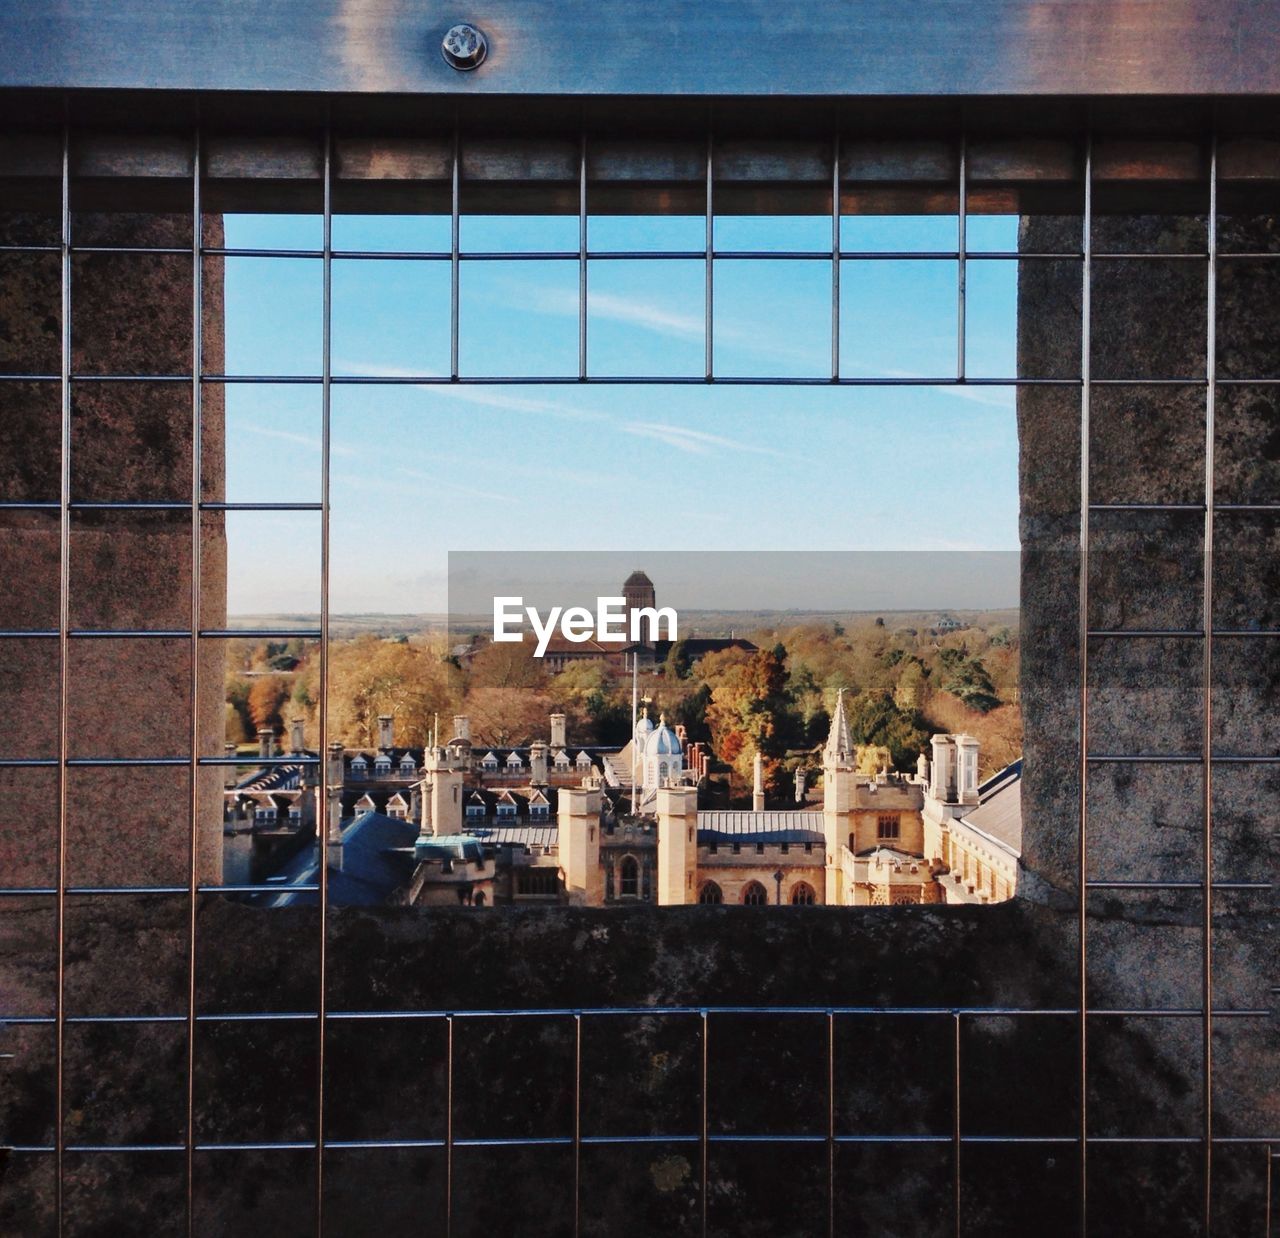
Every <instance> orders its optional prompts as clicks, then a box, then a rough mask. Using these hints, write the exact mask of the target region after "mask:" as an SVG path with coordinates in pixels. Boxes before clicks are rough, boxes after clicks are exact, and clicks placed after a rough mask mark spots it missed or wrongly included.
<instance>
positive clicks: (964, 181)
mask: <svg viewBox="0 0 1280 1238" xmlns="http://www.w3.org/2000/svg"><path fill="white" fill-rule="evenodd" d="M968 168H969V149H968V145H967V143H966V141H965V138H964V135H963V134H961V136H960V202H959V206H960V211H959V224H958V227H957V229H956V235H957V237H958V238H959V244H958V246H957V248H958V250H959V253H958V254H957V257H956V378H957V380H958V381H960V382H964V375H965V307H966V301H967V295H966V291H967V290H966V279H967V276H968V261H967V259H966V257H965V246H966V243H967V237H966V233H967V229H968V219H967V216H968V210H969V206H968V203H969V196H968V195H969V171H968Z"/></svg>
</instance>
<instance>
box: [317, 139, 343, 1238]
mask: <svg viewBox="0 0 1280 1238" xmlns="http://www.w3.org/2000/svg"><path fill="white" fill-rule="evenodd" d="M322 195H323V210H324V320H323V327H322V336H321V369H320V456H321V458H320V709H319V719H318V721H319V726H318V728H317V729H318V731H319V741H320V766H319V769H320V777H319V778H318V779H317V799H318V802H317V805H316V809H317V821H316V846H317V848H318V849H319V852H320V854H319V856H318V864H317V868H318V872H319V876H320V950H319V960H318V966H319V972H320V977H319V979H320V985H319V1005H318V1008H317V1011H316V1014H317V1018H316V1238H322V1235H323V1233H324V1075H325V1039H326V1036H325V1033H326V1030H327V1029H326V1013H327V1009H328V1000H327V999H328V991H327V990H328V974H327V973H328V962H329V950H328V947H329V811H328V810H329V763H328V753H329V747H328V745H329V482H330V476H329V457H330V455H331V454H332V452H331V446H332V416H331V414H332V409H333V399H332V396H333V386H332V378H333V373H332V368H333V367H332V348H331V344H332V325H333V129H332V124H331V121H330V118H329V116H327V115H326V117H325V126H324V187H323V190H322ZM340 816H341V814H339V817H340ZM338 828H339V829H341V828H342V823H341V820H339V822H338Z"/></svg>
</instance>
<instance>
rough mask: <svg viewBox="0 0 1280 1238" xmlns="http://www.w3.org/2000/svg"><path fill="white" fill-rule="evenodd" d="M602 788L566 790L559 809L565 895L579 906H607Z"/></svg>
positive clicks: (562, 795) (562, 790)
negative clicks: (602, 863)
mask: <svg viewBox="0 0 1280 1238" xmlns="http://www.w3.org/2000/svg"><path fill="white" fill-rule="evenodd" d="M600 805H601V798H600V789H599V787H564V788H562V789H561V791H560V805H559V810H558V817H559V826H560V862H561V865H562V866H563V868H564V884H565V892H566V893H567V894H568V896H569V902H570V903H572V904H574V905H576V906H583V907H600V906H603V904H604V874H603V873H602V872H601V869H600Z"/></svg>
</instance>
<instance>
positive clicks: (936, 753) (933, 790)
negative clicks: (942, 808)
mask: <svg viewBox="0 0 1280 1238" xmlns="http://www.w3.org/2000/svg"><path fill="white" fill-rule="evenodd" d="M929 743H930V745H931V746H932V748H933V763H932V776H931V778H930V781H929V794H930V795H931V796H932V797H933V798H934V799H935V800H937V801H938V802H939V803H942V804H954V803H955V802H956V770H955V758H956V748H955V744H954V743H953V742H952V738H951V736H950V735H934V736H932V737H931V738H930V740H929Z"/></svg>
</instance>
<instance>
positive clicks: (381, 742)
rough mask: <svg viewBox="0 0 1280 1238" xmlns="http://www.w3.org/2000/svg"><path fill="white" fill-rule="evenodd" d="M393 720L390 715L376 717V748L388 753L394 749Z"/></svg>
mask: <svg viewBox="0 0 1280 1238" xmlns="http://www.w3.org/2000/svg"><path fill="white" fill-rule="evenodd" d="M395 743H396V735H395V719H394V718H393V717H392V716H391V715H390V714H379V715H378V747H379V748H381V749H382V750H383V751H384V752H389V751H390V750H391V749H392V748H394V747H395Z"/></svg>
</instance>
